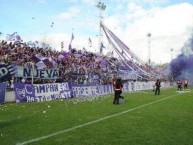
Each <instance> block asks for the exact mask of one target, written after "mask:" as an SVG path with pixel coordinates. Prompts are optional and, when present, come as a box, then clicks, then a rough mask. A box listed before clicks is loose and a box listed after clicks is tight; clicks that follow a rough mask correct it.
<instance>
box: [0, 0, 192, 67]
mask: <svg viewBox="0 0 193 145" xmlns="http://www.w3.org/2000/svg"><path fill="white" fill-rule="evenodd" d="M98 2H99V1H97V0H14V1H13V0H0V10H1V12H0V18H1V20H0V32H2V33H3V34H2V35H1V36H0V39H4V38H5V37H6V35H7V34H12V33H13V32H17V33H18V34H19V35H20V36H21V38H22V39H23V40H24V41H29V40H38V41H40V40H42V39H46V40H47V41H50V43H51V44H52V46H53V47H54V48H56V50H60V46H61V41H64V47H65V48H64V50H67V49H68V45H69V42H70V39H71V35H72V33H73V34H74V40H73V42H72V47H75V48H78V49H82V48H83V47H85V48H86V49H87V50H90V51H93V52H98V51H99V49H98V34H99V9H98V8H97V7H96V4H97V3H98ZM102 2H103V3H104V4H105V5H106V6H107V7H106V9H105V11H103V13H102V14H103V18H104V24H105V25H106V26H107V27H108V28H109V29H110V30H111V31H113V32H114V33H115V34H116V35H117V36H118V37H119V38H120V39H121V40H122V41H123V42H124V43H125V44H126V45H127V46H128V47H129V48H130V50H131V51H132V52H134V53H135V54H136V55H138V56H139V57H140V58H141V59H142V60H144V61H148V59H149V55H148V53H149V49H148V47H149V46H148V41H149V40H148V37H147V34H148V33H151V37H150V59H151V60H152V62H156V63H165V62H169V61H170V60H171V58H172V53H171V48H173V58H175V57H176V56H177V55H178V54H179V53H180V50H181V48H182V46H183V45H184V43H185V42H186V41H187V40H188V38H190V36H191V34H192V32H193V1H192V0H189V1H188V0H187V1H183V0H103V1H102ZM89 37H90V39H91V40H92V47H89V41H88V39H89ZM103 39H104V44H105V46H106V49H105V50H104V52H105V53H106V52H108V51H112V50H110V49H111V48H108V46H109V45H108V43H107V41H106V40H105V39H106V38H105V37H104V38H103Z"/></svg>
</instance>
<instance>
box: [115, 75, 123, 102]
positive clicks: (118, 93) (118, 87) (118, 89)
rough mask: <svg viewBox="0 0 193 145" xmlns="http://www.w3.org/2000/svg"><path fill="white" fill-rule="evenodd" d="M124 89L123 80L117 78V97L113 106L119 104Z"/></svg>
mask: <svg viewBox="0 0 193 145" xmlns="http://www.w3.org/2000/svg"><path fill="white" fill-rule="evenodd" d="M122 88H123V84H122V81H121V78H117V80H116V82H115V85H114V91H115V96H114V101H113V104H119V98H120V96H121V93H122Z"/></svg>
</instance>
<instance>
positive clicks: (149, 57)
mask: <svg viewBox="0 0 193 145" xmlns="http://www.w3.org/2000/svg"><path fill="white" fill-rule="evenodd" d="M147 39H148V71H150V67H151V33H147Z"/></svg>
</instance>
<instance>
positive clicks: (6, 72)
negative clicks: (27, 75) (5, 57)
mask: <svg viewBox="0 0 193 145" xmlns="http://www.w3.org/2000/svg"><path fill="white" fill-rule="evenodd" d="M15 73H16V69H15V67H14V66H13V65H11V64H0V78H10V77H12V76H13V75H14V74H15Z"/></svg>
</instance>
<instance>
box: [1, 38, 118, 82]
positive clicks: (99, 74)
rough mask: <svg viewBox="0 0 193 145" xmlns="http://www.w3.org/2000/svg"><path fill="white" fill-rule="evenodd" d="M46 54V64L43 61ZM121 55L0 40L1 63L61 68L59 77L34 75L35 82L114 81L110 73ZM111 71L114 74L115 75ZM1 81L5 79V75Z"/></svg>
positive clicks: (22, 79) (29, 79)
mask: <svg viewBox="0 0 193 145" xmlns="http://www.w3.org/2000/svg"><path fill="white" fill-rule="evenodd" d="M41 58H44V61H43V62H42V63H44V66H43V67H42V65H40V64H39V62H40V59H41ZM117 61H118V60H117V58H115V57H107V56H104V55H100V54H97V53H92V52H87V51H86V50H85V49H83V50H76V49H70V50H69V51H67V52H65V51H63V52H59V51H56V50H52V49H48V48H40V47H36V46H29V45H27V43H23V42H6V41H4V40H2V41H0V64H7V63H10V64H13V65H17V66H23V67H32V64H33V65H34V67H35V68H43V69H53V68H55V69H56V68H57V69H59V79H57V80H45V79H36V78H34V81H33V83H51V82H65V81H72V82H73V83H79V84H82V83H88V82H89V83H96V82H97V83H102V84H106V83H110V82H111V78H110V76H109V74H112V75H113V74H115V73H117V65H116V64H117ZM112 75H111V76H112ZM11 79H12V81H23V82H26V83H30V82H31V78H28V79H27V78H11ZM1 81H5V80H3V79H1Z"/></svg>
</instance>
